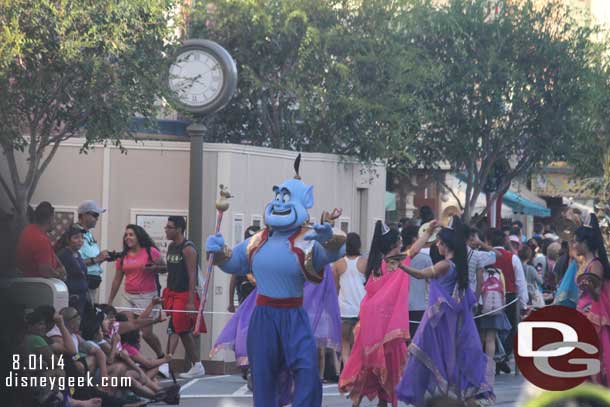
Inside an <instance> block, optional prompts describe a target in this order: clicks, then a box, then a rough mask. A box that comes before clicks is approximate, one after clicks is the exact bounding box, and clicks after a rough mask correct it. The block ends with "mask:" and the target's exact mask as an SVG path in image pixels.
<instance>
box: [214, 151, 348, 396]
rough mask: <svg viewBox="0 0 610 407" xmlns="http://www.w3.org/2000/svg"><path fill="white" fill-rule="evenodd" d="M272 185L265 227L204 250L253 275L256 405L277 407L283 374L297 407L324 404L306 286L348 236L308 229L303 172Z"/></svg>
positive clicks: (309, 203)
mask: <svg viewBox="0 0 610 407" xmlns="http://www.w3.org/2000/svg"><path fill="white" fill-rule="evenodd" d="M300 157H301V156H300V155H299V156H298V157H297V159H296V161H295V171H296V173H297V175H296V177H295V179H290V180H287V181H285V182H284V183H282V184H281V185H277V186H274V187H273V193H274V199H273V200H272V201H271V202H270V203H269V204H268V205H267V207H266V208H265V224H266V226H267V228H266V229H264V230H262V231H261V232H259V233H257V234H256V235H254V236H252V237H251V238H249V239H247V240H245V241H244V242H242V243H240V244H238V245H237V246H235V247H234V248H233V250H230V249H228V248H227V247H226V246H225V243H224V239H223V237H222V235H221V234H216V235H213V236H210V237H208V239H207V242H206V250H207V251H208V252H213V253H215V262H216V263H217V264H218V265H219V266H220V268H221V269H222V270H223V271H224V272H226V273H230V274H239V275H245V274H246V273H248V272H249V271H251V272H252V273H253V274H254V277H255V278H256V284H257V290H258V294H257V297H256V307H255V309H254V312H253V314H252V318H251V320H250V325H249V328H248V359H249V361H250V364H251V368H252V378H253V386H254V405H255V406H257V407H277V406H279V391H278V381H279V376H280V372H281V371H282V370H284V369H289V370H290V371H291V372H292V374H293V377H294V382H295V383H294V389H295V391H294V396H293V400H292V406H293V407H316V406H321V405H322V384H321V382H320V377H319V372H318V360H317V351H316V341H315V339H314V336H313V333H312V331H311V324H310V322H309V318H308V316H307V312H306V311H305V310H304V309H303V307H302V305H303V285H304V284H305V281H306V280H307V281H311V282H314V283H319V282H321V281H322V278H323V271H324V267H325V266H326V265H327V264H329V263H332V262H334V261H335V260H338V259H340V258H341V257H343V256H344V252H345V245H344V242H345V238H344V235H341V234H335V233H334V232H333V229H332V226H331V225H330V224H329V223H326V222H325V223H323V224H316V225H313V227H310V226H308V225H307V222H308V220H309V215H308V213H307V210H308V209H310V208H312V207H313V186H309V185H305V184H304V183H303V182H302V181H301V180H300V177H299V175H298V173H299V171H298V169H299V163H300Z"/></svg>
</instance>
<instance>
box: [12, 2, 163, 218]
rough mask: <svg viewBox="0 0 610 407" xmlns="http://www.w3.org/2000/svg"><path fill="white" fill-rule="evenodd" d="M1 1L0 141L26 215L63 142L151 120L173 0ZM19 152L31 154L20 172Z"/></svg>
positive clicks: (104, 135)
mask: <svg viewBox="0 0 610 407" xmlns="http://www.w3.org/2000/svg"><path fill="white" fill-rule="evenodd" d="M0 4H1V6H2V13H1V14H0V15H1V16H2V17H1V18H2V20H0V21H2V23H6V24H3V26H2V27H1V28H0V36H1V38H2V39H11V42H10V43H9V44H5V43H3V44H2V46H0V58H1V59H0V79H1V80H0V121H1V122H2V126H1V127H0V145H1V146H2V150H3V152H4V157H5V159H6V163H7V167H8V176H7V175H0V181H1V185H2V188H3V192H4V193H6V194H7V196H8V197H9V199H10V201H11V203H12V204H13V206H14V208H15V215H16V218H17V223H18V225H23V224H24V223H25V213H26V208H27V205H28V203H29V200H30V198H31V196H32V194H33V192H34V190H35V189H36V186H37V184H38V181H39V179H40V176H41V174H42V173H43V172H44V170H45V168H46V167H47V166H48V165H49V162H50V161H51V160H52V159H53V156H54V155H55V152H56V151H57V148H58V146H59V143H60V142H62V141H63V140H66V139H68V138H70V137H74V136H80V137H84V139H85V143H84V146H83V150H86V149H87V148H89V146H90V145H91V144H92V143H95V142H99V141H102V140H111V141H113V142H115V143H118V142H119V141H118V140H119V138H120V137H125V135H126V132H128V130H129V127H130V124H131V121H132V119H133V117H134V116H136V115H140V116H142V117H144V118H147V119H154V118H155V117H156V115H157V110H158V109H157V107H158V106H157V101H158V100H160V99H159V97H160V96H161V95H162V93H163V89H164V86H163V81H162V79H161V78H162V77H163V75H164V74H165V71H166V67H167V62H166V55H167V53H168V52H171V46H172V30H171V27H170V25H169V24H168V21H169V20H168V19H169V16H171V12H172V10H173V8H172V4H171V2H170V1H169V0H114V1H96V0H79V1H76V0H40V1H35V2H32V1H28V0H10V1H4V0H2V3H0ZM19 154H24V155H25V156H26V163H27V165H26V168H25V171H24V173H20V171H19V168H18V161H19V160H18V159H17V158H18V157H16V156H17V155H19Z"/></svg>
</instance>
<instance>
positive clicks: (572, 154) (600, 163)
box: [567, 37, 610, 204]
mask: <svg viewBox="0 0 610 407" xmlns="http://www.w3.org/2000/svg"><path fill="white" fill-rule="evenodd" d="M608 44H610V39H609V38H608V37H606V38H605V41H600V42H599V43H598V46H599V51H598V55H597V57H596V58H595V59H594V61H593V62H592V63H591V66H590V71H589V75H590V76H589V78H588V79H587V91H588V92H589V96H590V97H589V98H588V100H587V101H586V103H583V104H581V105H580V106H579V109H580V122H579V123H580V125H581V126H582V128H583V131H582V132H581V134H583V135H584V137H582V138H581V139H580V140H578V142H575V143H573V144H572V145H571V146H570V147H571V148H570V149H569V151H568V152H567V161H568V163H570V164H571V166H572V167H573V168H574V172H575V174H576V176H577V177H578V178H579V182H578V184H579V188H580V189H584V190H587V191H591V192H593V193H595V194H597V196H598V199H599V200H600V201H601V202H604V203H605V204H608V203H610V202H609V201H610V49H609V48H608V47H609V45H608Z"/></svg>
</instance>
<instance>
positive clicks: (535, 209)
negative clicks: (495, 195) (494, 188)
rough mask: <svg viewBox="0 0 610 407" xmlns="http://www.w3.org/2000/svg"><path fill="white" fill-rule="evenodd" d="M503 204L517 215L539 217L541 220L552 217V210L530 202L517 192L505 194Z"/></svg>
mask: <svg viewBox="0 0 610 407" xmlns="http://www.w3.org/2000/svg"><path fill="white" fill-rule="evenodd" d="M502 203H503V204H505V205H507V206H510V207H511V208H512V210H513V212H515V213H522V214H524V215H532V216H539V217H541V218H548V217H549V216H551V210H550V209H548V208H545V207H544V206H542V205H539V204H537V203H536V202H533V201H530V200H529V199H527V198H525V197H523V196H522V195H519V194H517V193H515V192H512V191H508V192H506V193H505V194H504V197H503V199H502Z"/></svg>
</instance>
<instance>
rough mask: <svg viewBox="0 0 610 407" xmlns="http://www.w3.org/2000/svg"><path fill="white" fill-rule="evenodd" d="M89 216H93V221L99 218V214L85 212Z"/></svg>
mask: <svg viewBox="0 0 610 407" xmlns="http://www.w3.org/2000/svg"><path fill="white" fill-rule="evenodd" d="M87 213H88V214H89V215H91V216H93V217H94V218H95V219H97V218H99V217H100V214H99V213H95V212H87Z"/></svg>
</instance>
